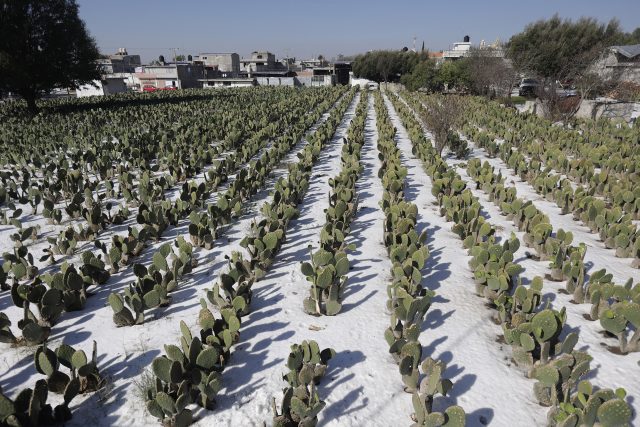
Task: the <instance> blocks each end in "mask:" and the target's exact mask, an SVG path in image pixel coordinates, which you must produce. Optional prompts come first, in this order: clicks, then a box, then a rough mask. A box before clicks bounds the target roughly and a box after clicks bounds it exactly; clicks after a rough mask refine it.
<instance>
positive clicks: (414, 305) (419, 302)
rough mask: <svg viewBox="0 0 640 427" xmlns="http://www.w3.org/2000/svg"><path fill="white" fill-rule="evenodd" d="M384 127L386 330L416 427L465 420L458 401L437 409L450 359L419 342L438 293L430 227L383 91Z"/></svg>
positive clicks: (379, 106) (380, 119) (379, 104)
mask: <svg viewBox="0 0 640 427" xmlns="http://www.w3.org/2000/svg"><path fill="white" fill-rule="evenodd" d="M374 106H375V111H376V121H377V128H378V150H379V152H380V153H381V155H380V159H381V160H382V167H381V168H380V171H379V173H378V176H379V177H380V178H381V180H382V187H383V189H384V193H383V196H382V201H381V207H382V210H383V211H384V214H385V221H384V224H383V226H384V234H383V235H384V243H385V246H386V248H387V253H388V255H389V258H390V260H391V262H392V269H391V276H392V280H391V283H390V284H389V285H388V286H387V295H388V297H389V298H388V300H387V310H389V312H390V313H391V316H390V322H391V324H390V326H389V328H387V329H386V330H385V332H384V337H385V340H386V341H387V344H388V345H389V353H390V354H391V355H392V357H393V358H394V359H395V360H396V362H397V363H398V366H399V370H400V374H401V376H402V382H403V383H404V389H405V391H406V392H408V393H411V394H412V395H413V397H412V402H413V409H414V413H413V415H412V419H413V420H414V421H415V424H413V425H414V426H415V427H422V426H449V427H459V426H464V425H465V422H466V421H465V412H464V410H463V409H462V408H461V407H460V406H456V405H452V406H449V407H447V409H446V410H445V411H444V412H435V411H433V401H434V398H435V397H436V395H438V394H441V395H443V396H446V395H447V393H448V392H449V390H451V388H452V387H453V384H452V382H451V381H450V380H448V379H445V378H443V377H442V374H443V373H444V369H445V364H444V362H442V361H439V360H438V361H436V360H433V359H431V358H426V359H425V360H424V361H423V360H422V344H421V343H420V341H419V337H420V332H421V330H422V323H423V321H424V319H425V316H426V313H427V311H428V310H429V307H430V306H431V301H432V299H433V297H434V296H435V293H434V292H433V291H431V290H429V289H426V288H424V287H423V286H422V278H423V276H422V270H423V269H424V267H425V262H426V260H427V259H428V257H429V250H428V248H427V246H426V244H425V241H426V237H427V235H426V231H424V232H422V233H421V234H418V231H417V228H416V227H417V219H418V208H417V206H416V205H415V204H413V203H410V202H407V201H406V200H405V196H404V187H405V178H406V176H407V169H406V168H405V167H404V166H402V162H401V160H400V150H398V147H397V146H396V144H395V141H394V136H395V133H396V129H395V128H394V127H393V125H392V123H391V120H390V118H389V114H388V112H387V108H386V107H385V104H384V101H383V98H382V96H381V95H380V94H376V97H375V101H374Z"/></svg>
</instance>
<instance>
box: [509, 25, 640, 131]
mask: <svg viewBox="0 0 640 427" xmlns="http://www.w3.org/2000/svg"><path fill="white" fill-rule="evenodd" d="M634 34H635V32H634V33H632V34H629V33H625V32H624V31H622V30H621V28H620V24H619V22H618V21H617V20H615V19H612V20H611V21H609V22H608V23H606V24H604V23H599V22H598V21H597V20H596V19H594V18H581V19H579V20H578V21H576V22H573V21H571V20H569V19H565V20H563V19H561V18H560V17H559V16H558V15H555V16H553V17H552V18H550V19H548V20H540V21H537V22H535V23H533V24H529V25H527V26H526V27H525V29H524V31H522V32H521V33H518V34H516V35H514V36H512V37H511V39H510V40H509V43H508V46H507V55H508V57H509V58H510V59H511V60H512V61H513V64H514V66H515V68H516V69H517V70H518V71H520V72H521V73H523V74H528V75H530V76H532V77H537V78H539V79H540V81H541V84H540V86H539V91H538V93H537V95H538V97H539V98H540V101H541V102H542V106H543V108H544V110H545V113H546V115H547V116H548V117H549V118H550V119H552V120H559V119H563V118H564V119H566V118H568V117H571V116H572V115H573V114H575V112H576V111H577V109H578V107H579V102H578V103H576V102H568V100H567V99H565V98H563V97H562V96H561V95H559V94H558V82H573V83H574V84H575V85H580V84H583V85H584V86H586V87H592V86H593V85H594V81H593V80H594V75H593V74H592V73H591V72H590V69H591V68H592V67H593V65H594V63H595V62H597V60H598V59H599V58H600V56H601V55H602V53H603V52H604V50H605V49H606V48H607V47H609V46H612V45H616V44H625V43H627V42H628V41H630V40H633V38H634ZM596 77H597V76H596ZM596 83H597V82H596ZM581 92H587V90H581Z"/></svg>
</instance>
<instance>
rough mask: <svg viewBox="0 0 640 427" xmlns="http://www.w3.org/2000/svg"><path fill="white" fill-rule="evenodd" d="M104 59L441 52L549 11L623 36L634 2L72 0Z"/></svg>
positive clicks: (636, 21)
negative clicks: (589, 20)
mask: <svg viewBox="0 0 640 427" xmlns="http://www.w3.org/2000/svg"><path fill="white" fill-rule="evenodd" d="M78 4H79V5H80V16H81V17H82V18H83V19H84V20H85V22H86V24H87V27H88V29H89V31H90V32H91V34H92V35H93V37H95V38H96V40H97V42H98V46H99V48H100V50H101V52H102V53H114V52H115V51H116V50H117V48H118V47H126V48H127V50H128V52H129V53H130V54H132V53H137V54H140V55H141V56H142V59H143V61H149V60H152V59H155V58H157V56H158V55H160V54H164V55H165V57H167V58H171V57H172V56H173V53H172V50H171V48H178V54H184V55H187V54H197V53H200V52H237V53H239V54H240V56H241V57H243V56H248V55H249V54H250V52H252V51H254V50H269V51H271V52H273V53H275V54H276V56H277V57H278V58H280V57H283V56H285V55H291V56H296V57H298V58H301V57H304V58H310V57H312V56H313V57H315V56H317V55H319V54H323V55H324V56H325V57H328V58H331V57H334V56H337V55H338V54H340V53H342V54H345V55H349V54H354V53H359V52H365V51H367V50H372V49H396V48H397V49H400V48H402V47H403V46H407V47H409V48H411V47H412V45H413V37H414V36H415V37H416V46H417V48H418V49H420V47H421V46H422V41H423V40H424V42H425V46H426V48H428V49H430V50H441V49H447V48H448V47H449V45H450V44H451V43H453V42H456V41H461V40H462V37H463V36H464V35H465V34H469V35H470V36H471V41H472V42H475V43H478V42H479V41H480V40H486V41H487V42H493V41H494V40H495V39H496V38H500V39H501V40H508V39H509V37H510V36H511V35H512V34H514V33H517V32H519V31H521V30H522V29H523V28H524V26H525V25H526V24H527V23H529V22H531V21H535V20H537V19H540V18H548V17H550V16H552V15H553V14H554V13H558V14H560V16H562V17H570V18H574V19H575V18H579V17H581V16H592V17H596V18H598V19H599V20H601V21H608V20H609V19H611V18H618V19H619V20H620V23H621V24H622V27H623V28H624V29H625V30H626V31H632V30H633V29H635V28H636V27H638V26H640V0H606V1H604V0H537V1H536V0H530V1H528V2H524V1H522V0H515V1H514V0H485V1H482V0H448V1H427V0H422V1H419V0H414V1H408V0H391V1H380V0H367V1H365V0H316V1H308V0H296V1H292V0H264V1H258V0H244V1H225V0H223V1H215V0H209V1H205V0H182V1H179V0H173V1H168V0H126V1H124V0H78Z"/></svg>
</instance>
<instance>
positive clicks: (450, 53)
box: [442, 36, 471, 61]
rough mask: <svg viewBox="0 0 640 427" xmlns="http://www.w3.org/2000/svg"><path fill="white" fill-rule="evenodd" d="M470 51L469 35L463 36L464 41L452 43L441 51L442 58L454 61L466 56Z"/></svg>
mask: <svg viewBox="0 0 640 427" xmlns="http://www.w3.org/2000/svg"><path fill="white" fill-rule="evenodd" d="M470 51H471V39H470V38H469V36H464V41H461V42H456V43H454V44H453V47H452V48H451V49H449V50H445V51H444V52H443V53H442V59H443V60H445V61H447V60H449V61H454V60H456V59H460V58H464V57H465V56H468V55H469V52H470Z"/></svg>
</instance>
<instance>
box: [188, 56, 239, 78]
mask: <svg viewBox="0 0 640 427" xmlns="http://www.w3.org/2000/svg"><path fill="white" fill-rule="evenodd" d="M193 62H194V63H195V64H202V65H204V66H205V68H212V69H215V70H219V71H224V72H227V73H232V74H233V75H234V76H237V75H238V74H239V73H240V55H238V54H237V53H201V54H200V55H196V57H195V58H194V59H193Z"/></svg>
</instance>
